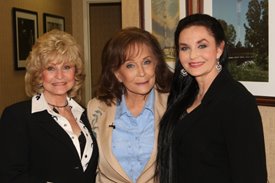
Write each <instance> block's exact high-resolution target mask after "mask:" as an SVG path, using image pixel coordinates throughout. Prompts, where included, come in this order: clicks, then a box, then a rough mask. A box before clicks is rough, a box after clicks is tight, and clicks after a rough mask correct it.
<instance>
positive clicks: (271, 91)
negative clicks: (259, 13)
mask: <svg viewBox="0 0 275 183" xmlns="http://www.w3.org/2000/svg"><path fill="white" fill-rule="evenodd" d="M215 3H217V2H215ZM237 7H238V6H237ZM274 8H275V2H274V1H268V17H270V18H268V81H267V82H254V81H240V82H241V83H242V84H243V85H244V86H245V87H246V88H247V89H248V90H249V91H250V92H251V93H252V94H253V95H254V96H255V97H256V100H257V103H258V105H262V106H275V75H274V72H275V52H274V51H273V49H274V48H275V35H274V34H271V33H272V32H274V31H275V25H274V24H272V18H271V17H274V16H275V12H274V11H270V10H272V9H274ZM227 9H228V10H229V11H230V9H229V8H225V9H224V10H223V11H226V10H227ZM213 11H214V9H213V0H207V1H205V0H204V2H203V12H204V13H206V14H209V15H212V14H213ZM223 13H225V12H223ZM231 14H232V10H231ZM216 18H218V17H216Z"/></svg>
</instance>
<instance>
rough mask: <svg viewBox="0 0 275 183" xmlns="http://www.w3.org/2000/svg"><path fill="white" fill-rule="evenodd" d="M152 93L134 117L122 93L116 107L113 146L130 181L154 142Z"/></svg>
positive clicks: (145, 158)
mask: <svg viewBox="0 0 275 183" xmlns="http://www.w3.org/2000/svg"><path fill="white" fill-rule="evenodd" d="M154 95H155V94H154V90H152V91H151V92H150V94H149V96H148V98H147V101H146V104H145V106H144V109H143V110H142V112H141V113H140V115H139V116H137V117H134V116H133V115H132V114H131V113H130V111H129V110H128V108H127V106H126V102H125V96H124V95H123V96H122V101H121V102H120V104H118V105H117V109H116V117H115V122H114V125H115V129H114V130H113V136H112V150H113V154H114V155H115V157H116V158H117V160H118V161H119V163H120V165H121V166H122V168H123V169H124V171H125V172H126V173H127V175H128V176H129V178H131V179H132V181H133V182H136V180H137V178H138V177H139V175H140V174H141V172H142V171H143V169H144V167H145V165H146V163H147V162H148V161H149V159H150V156H151V153H152V150H153V146H154V98H155V97H154Z"/></svg>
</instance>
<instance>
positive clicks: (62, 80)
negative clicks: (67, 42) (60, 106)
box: [42, 61, 75, 97]
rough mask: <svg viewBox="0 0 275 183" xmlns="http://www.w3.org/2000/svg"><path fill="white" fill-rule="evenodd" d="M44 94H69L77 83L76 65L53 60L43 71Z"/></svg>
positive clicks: (52, 95) (53, 95)
mask: <svg viewBox="0 0 275 183" xmlns="http://www.w3.org/2000/svg"><path fill="white" fill-rule="evenodd" d="M42 82H43V88H44V94H45V95H47V96H51V97H55V96H67V92H68V91H69V90H71V89H72V87H73V86H74V84H75V66H74V65H71V64H67V63H65V62H62V63H58V64H57V62H56V61H53V62H51V63H49V64H48V65H47V67H46V68H45V69H44V70H43V71H42Z"/></svg>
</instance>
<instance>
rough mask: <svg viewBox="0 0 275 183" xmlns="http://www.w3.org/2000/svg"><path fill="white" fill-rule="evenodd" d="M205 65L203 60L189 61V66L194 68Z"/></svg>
mask: <svg viewBox="0 0 275 183" xmlns="http://www.w3.org/2000/svg"><path fill="white" fill-rule="evenodd" d="M202 65H203V62H191V63H189V66H190V67H192V68H197V67H200V66H202Z"/></svg>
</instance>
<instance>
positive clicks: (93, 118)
mask: <svg viewBox="0 0 275 183" xmlns="http://www.w3.org/2000/svg"><path fill="white" fill-rule="evenodd" d="M114 111H115V104H112V105H111V106H108V105H107V104H106V103H105V102H103V101H100V100H99V99H97V98H93V99H91V100H90V101H89V102H88V104H87V114H88V119H89V121H90V124H91V125H92V126H95V124H96V123H97V122H98V121H101V120H103V118H102V117H103V116H105V117H106V116H113V115H114V114H113V113H114Z"/></svg>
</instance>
